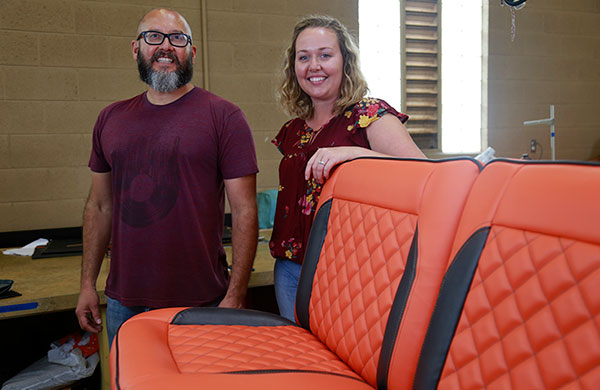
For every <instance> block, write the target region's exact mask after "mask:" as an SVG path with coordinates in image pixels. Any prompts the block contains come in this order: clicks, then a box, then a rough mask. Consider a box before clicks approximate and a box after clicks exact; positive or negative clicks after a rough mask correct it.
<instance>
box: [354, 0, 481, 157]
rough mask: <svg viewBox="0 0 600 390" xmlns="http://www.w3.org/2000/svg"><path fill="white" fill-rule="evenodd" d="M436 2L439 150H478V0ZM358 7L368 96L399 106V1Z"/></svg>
mask: <svg viewBox="0 0 600 390" xmlns="http://www.w3.org/2000/svg"><path fill="white" fill-rule="evenodd" d="M441 3H442V5H441V15H442V20H441V29H442V34H441V36H442V41H441V45H440V46H441V48H440V49H441V79H442V82H441V91H442V96H441V108H442V109H441V145H442V152H444V153H478V152H479V151H480V150H481V104H482V101H481V91H482V89H481V88H482V7H483V5H482V4H483V0H469V1H456V0H442V1H441ZM358 10H359V26H360V28H359V29H360V34H359V40H360V54H361V55H360V61H361V69H362V71H363V73H364V75H365V77H366V79H367V82H368V83H369V89H370V90H371V94H370V95H371V96H374V97H378V98H382V99H384V100H386V101H388V103H390V104H391V105H392V106H393V107H395V108H397V109H401V105H400V104H401V101H400V99H401V77H402V75H401V74H400V69H401V68H402V66H401V64H400V57H401V56H400V53H401V52H400V50H401V44H400V31H401V30H400V1H399V0H359V8H358ZM407 114H408V115H410V114H411V113H410V112H407ZM409 120H410V119H409Z"/></svg>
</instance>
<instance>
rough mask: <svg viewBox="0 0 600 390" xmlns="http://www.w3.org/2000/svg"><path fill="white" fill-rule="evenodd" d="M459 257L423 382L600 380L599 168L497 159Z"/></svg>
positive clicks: (485, 384) (472, 203) (592, 385)
mask: <svg viewBox="0 0 600 390" xmlns="http://www.w3.org/2000/svg"><path fill="white" fill-rule="evenodd" d="M452 257H453V261H452V262H451V264H450V265H449V267H448V270H447V272H446V275H445V277H444V281H443V283H442V288H441V290H440V296H439V298H438V302H437V304H436V310H435V312H434V314H433V316H432V319H431V323H430V326H429V329H428V332H427V337H426V340H425V344H424V346H423V351H422V353H421V358H420V361H419V365H418V370H417V374H416V377H415V383H414V388H415V389H483V388H486V389H558V388H561V389H576V388H580V389H598V388H600V330H599V329H600V294H599V291H600V290H599V288H598V286H600V166H598V165H597V164H595V165H592V164H585V163H581V164H576V163H566V162H565V163H549V162H541V163H540V162H517V161H506V160H504V161H502V160H495V161H493V162H491V163H489V164H488V165H486V166H485V167H484V169H483V171H482V172H481V174H480V176H479V177H478V179H477V181H476V182H475V184H474V186H473V189H472V191H471V194H470V196H469V199H468V202H467V205H466V206H465V210H464V212H463V217H462V219H461V222H460V225H459V229H458V233H457V236H456V239H455V242H454V245H453V249H452Z"/></svg>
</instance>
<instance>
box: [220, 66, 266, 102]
mask: <svg viewBox="0 0 600 390" xmlns="http://www.w3.org/2000/svg"><path fill="white" fill-rule="evenodd" d="M210 86H211V92H213V93H216V94H217V95H219V96H222V97H224V98H225V99H228V100H231V101H232V102H234V103H236V104H238V105H241V104H245V103H257V102H260V103H272V102H273V101H274V96H275V90H276V86H275V83H274V81H273V77H272V75H270V74H246V75H239V74H232V75H226V74H215V73H212V74H211V77H210Z"/></svg>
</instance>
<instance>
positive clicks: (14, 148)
mask: <svg viewBox="0 0 600 390" xmlns="http://www.w3.org/2000/svg"><path fill="white" fill-rule="evenodd" d="M88 138H89V137H88V136H85V135H80V134H52V135H35V136H29V135H13V136H11V138H10V156H11V166H12V167H14V168H52V167H80V166H87V163H88V160H89V157H90V156H89V148H88V146H87V139H88Z"/></svg>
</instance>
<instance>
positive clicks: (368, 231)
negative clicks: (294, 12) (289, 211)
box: [310, 200, 417, 384]
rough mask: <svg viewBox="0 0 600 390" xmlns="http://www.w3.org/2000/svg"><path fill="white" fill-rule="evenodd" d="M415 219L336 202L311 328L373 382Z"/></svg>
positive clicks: (316, 286)
mask: <svg viewBox="0 0 600 390" xmlns="http://www.w3.org/2000/svg"><path fill="white" fill-rule="evenodd" d="M416 222H417V217H416V216H415V215H410V214H406V213H402V212H398V211H394V210H389V209H384V208H380V207H375V206H370V205H366V204H362V203H357V202H351V201H344V200H338V201H336V202H334V203H333V204H332V209H331V215H330V218H329V224H328V226H329V228H328V234H327V237H326V239H325V243H324V245H323V247H324V249H323V252H322V253H321V259H320V261H319V265H318V267H317V272H316V274H315V279H314V282H313V297H312V300H311V303H310V307H311V308H310V310H311V317H310V322H311V325H310V327H311V330H312V331H313V333H315V335H316V336H317V337H318V338H319V339H320V340H321V341H323V343H325V344H326V345H327V346H328V347H329V348H330V349H331V350H332V351H334V352H335V353H336V354H337V355H339V356H340V357H341V358H342V360H344V361H345V362H347V363H348V365H349V366H350V367H351V368H352V369H354V370H355V371H356V372H358V373H359V374H360V375H361V376H362V377H363V378H365V379H366V380H367V382H369V383H371V384H374V383H376V382H375V381H376V371H377V363H378V358H379V351H380V350H381V343H382V340H383V333H384V330H385V325H386V322H387V319H388V315H389V311H390V308H391V305H392V302H393V299H394V296H395V293H396V289H397V288H398V283H399V282H400V278H401V277H402V273H403V271H404V267H405V264H406V258H407V254H408V251H409V249H410V244H411V240H412V237H413V235H414V232H415V228H416Z"/></svg>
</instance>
